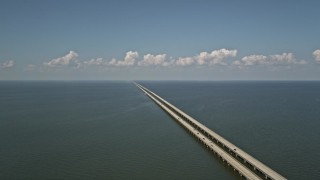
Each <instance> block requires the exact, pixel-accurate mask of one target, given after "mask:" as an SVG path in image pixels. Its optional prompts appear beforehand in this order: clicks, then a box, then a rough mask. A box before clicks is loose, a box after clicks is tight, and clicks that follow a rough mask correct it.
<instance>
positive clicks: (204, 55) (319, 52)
mask: <svg viewBox="0 0 320 180" xmlns="http://www.w3.org/2000/svg"><path fill="white" fill-rule="evenodd" d="M237 53H238V50H236V49H226V48H222V49H217V50H213V51H211V52H200V53H198V54H196V55H194V56H186V57H178V58H173V57H171V56H168V55H167V54H146V55H143V56H140V55H139V53H138V52H137V51H128V52H127V53H126V54H125V56H124V58H123V59H120V60H117V59H115V58H112V59H111V60H107V59H104V58H102V57H99V58H95V59H94V58H93V59H90V60H80V59H79V57H80V56H79V55H78V53H77V52H75V51H72V50H71V51H69V53H67V54H65V55H63V56H61V57H57V58H54V59H52V60H50V61H46V62H43V66H44V67H47V68H57V67H58V68H61V67H72V68H75V69H79V68H85V67H88V66H98V67H148V66H152V67H155V66H158V67H164V68H165V67H184V66H202V67H210V66H234V67H245V66H247V67H249V66H255V65H256V66H257V65H260V66H261V65H264V66H271V65H305V64H308V63H313V62H308V61H306V60H303V59H297V58H296V57H295V55H294V54H293V53H291V52H289V53H287V52H283V53H281V54H272V55H261V54H252V55H247V56H244V57H242V58H238V57H237ZM312 55H313V57H314V63H316V64H317V63H320V49H316V50H315V51H314V52H313V53H312ZM140 57H141V58H140ZM13 65H14V61H12V60H11V61H6V62H3V63H2V65H1V66H0V67H1V68H9V67H12V66H13ZM36 66H39V65H34V64H28V65H27V67H26V68H28V69H34V67H36ZM40 66H41V65H40Z"/></svg>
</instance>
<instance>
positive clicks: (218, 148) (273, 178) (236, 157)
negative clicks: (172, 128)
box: [134, 83, 286, 180]
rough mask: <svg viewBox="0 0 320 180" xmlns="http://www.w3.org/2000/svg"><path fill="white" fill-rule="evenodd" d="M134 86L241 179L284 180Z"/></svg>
mask: <svg viewBox="0 0 320 180" xmlns="http://www.w3.org/2000/svg"><path fill="white" fill-rule="evenodd" d="M134 84H135V85H136V86H137V87H138V88H139V89H141V90H142V91H143V92H144V93H145V94H146V95H147V96H148V97H149V98H150V99H152V100H153V101H154V102H155V103H156V104H157V105H159V106H160V107H161V108H162V109H163V110H164V111H165V112H167V113H168V114H169V115H170V116H172V118H173V119H175V120H176V121H177V122H178V123H179V124H180V125H181V126H182V127H184V128H185V129H186V130H188V131H189V132H190V133H191V134H192V135H194V136H195V137H196V138H197V139H199V140H200V141H201V142H202V143H203V144H204V145H205V146H206V147H207V148H208V149H209V150H211V151H212V152H213V153H214V154H216V155H217V156H218V157H220V158H221V159H222V161H224V162H226V163H227V165H228V166H230V167H232V168H233V170H234V171H237V172H238V173H239V175H240V176H241V177H244V178H246V179H260V180H262V179H267V180H285V179H286V178H285V177H283V176H282V175H280V174H279V173H277V172H275V171H274V170H272V169H271V168H269V167H268V166H266V165H265V164H263V163H262V162H260V161H258V160H257V159H255V158H254V157H252V156H250V155H249V154H248V153H246V152H245V151H243V150H241V149H240V148H238V147H237V146H235V145H234V144H232V143H231V142H229V141H228V140H226V139H224V138H223V137H222V136H220V135H219V134H217V133H215V132H214V131H212V130H211V129H209V128H207V127H206V126H205V125H203V124H201V123H200V122H198V121H197V120H195V119H194V118H192V117H191V116H189V115H188V114H186V113H185V112H183V111H182V110H180V109H178V108H177V107H175V106H174V105H172V104H170V103H169V102H168V101H166V100H164V99H162V98H161V97H160V96H158V95H157V94H155V93H154V92H152V91H150V90H149V89H147V88H145V87H143V86H142V85H140V84H138V83H134Z"/></svg>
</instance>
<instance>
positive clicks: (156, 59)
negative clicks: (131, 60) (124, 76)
mask: <svg viewBox="0 0 320 180" xmlns="http://www.w3.org/2000/svg"><path fill="white" fill-rule="evenodd" d="M166 57H167V55H166V54H158V55H152V54H147V55H144V56H143V60H142V61H140V62H139V63H138V65H139V66H150V65H154V66H157V65H160V66H168V65H169V64H170V62H167V61H166Z"/></svg>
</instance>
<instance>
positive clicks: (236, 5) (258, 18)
mask: <svg viewBox="0 0 320 180" xmlns="http://www.w3.org/2000/svg"><path fill="white" fill-rule="evenodd" d="M0 2H1V3H0V4H1V5H0V80H218V81H220V80H320V34H319V32H320V10H319V7H320V1H319V0H308V1H301V0H299V1H298V0H290V1H289V0H282V1H276V0H269V1H254V0H243V1H236V0H233V1H231V0H223V1H222V0H221V1H215V0H161V1H160V0H157V1H156V0H136V1H132V0H114V1H113V0H107V1H97V0H90V1H89V0H86V1H84V0H54V1H53V0H28V1H24V0H0Z"/></svg>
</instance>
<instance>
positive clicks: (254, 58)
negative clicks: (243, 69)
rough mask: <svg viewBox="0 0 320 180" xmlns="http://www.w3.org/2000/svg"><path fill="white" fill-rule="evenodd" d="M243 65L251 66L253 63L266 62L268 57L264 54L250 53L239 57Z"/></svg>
mask: <svg viewBox="0 0 320 180" xmlns="http://www.w3.org/2000/svg"><path fill="white" fill-rule="evenodd" d="M241 61H242V63H243V65H245V66H251V65H255V64H268V63H269V62H268V58H267V56H264V55H250V56H245V57H243V58H242V59H241Z"/></svg>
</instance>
